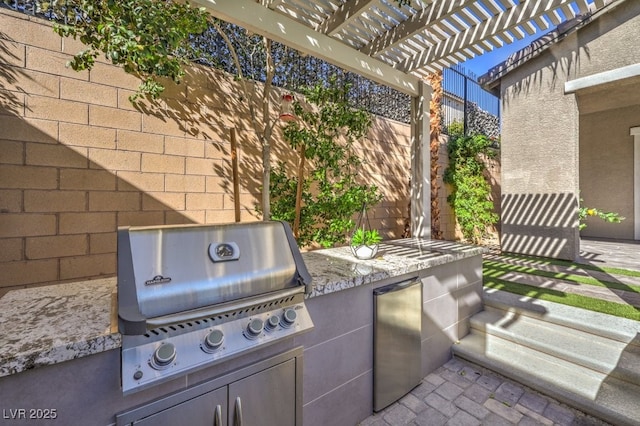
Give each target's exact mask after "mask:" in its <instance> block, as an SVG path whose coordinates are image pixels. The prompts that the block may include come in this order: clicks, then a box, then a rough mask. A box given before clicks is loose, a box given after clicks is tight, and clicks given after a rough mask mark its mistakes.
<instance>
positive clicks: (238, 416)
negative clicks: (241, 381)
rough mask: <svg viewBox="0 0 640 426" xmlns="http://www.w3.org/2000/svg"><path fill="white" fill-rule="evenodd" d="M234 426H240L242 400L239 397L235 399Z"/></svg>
mask: <svg viewBox="0 0 640 426" xmlns="http://www.w3.org/2000/svg"><path fill="white" fill-rule="evenodd" d="M235 426H242V400H241V399H240V397H237V398H236V424H235Z"/></svg>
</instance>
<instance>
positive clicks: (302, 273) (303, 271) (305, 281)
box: [280, 221, 313, 294]
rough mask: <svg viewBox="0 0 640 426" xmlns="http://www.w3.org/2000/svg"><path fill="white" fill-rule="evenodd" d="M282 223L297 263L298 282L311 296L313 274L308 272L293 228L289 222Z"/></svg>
mask: <svg viewBox="0 0 640 426" xmlns="http://www.w3.org/2000/svg"><path fill="white" fill-rule="evenodd" d="M280 223H282V226H283V227H284V233H285V235H286V236H287V240H288V241H289V247H290V248H291V255H292V256H293V260H294V262H295V263H296V275H297V279H298V282H299V283H300V284H301V285H304V292H305V294H309V293H311V290H312V286H311V281H313V280H312V278H311V274H309V271H308V270H307V265H305V263H304V259H303V258H302V253H300V248H299V247H298V242H297V241H296V237H295V236H294V235H293V231H292V230H291V226H289V223H288V222H285V221H280Z"/></svg>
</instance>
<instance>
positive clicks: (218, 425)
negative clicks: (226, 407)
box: [213, 404, 222, 426]
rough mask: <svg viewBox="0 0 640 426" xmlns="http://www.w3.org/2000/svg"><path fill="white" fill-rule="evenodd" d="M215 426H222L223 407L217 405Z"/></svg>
mask: <svg viewBox="0 0 640 426" xmlns="http://www.w3.org/2000/svg"><path fill="white" fill-rule="evenodd" d="M213 426H222V407H221V406H220V404H218V405H216V411H215V414H214V416H213Z"/></svg>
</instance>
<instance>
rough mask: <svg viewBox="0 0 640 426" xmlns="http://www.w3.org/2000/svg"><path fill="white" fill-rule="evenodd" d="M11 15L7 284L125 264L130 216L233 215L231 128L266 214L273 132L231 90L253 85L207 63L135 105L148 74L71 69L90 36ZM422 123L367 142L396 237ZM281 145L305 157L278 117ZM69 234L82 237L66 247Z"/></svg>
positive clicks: (2, 80)
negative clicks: (120, 242) (413, 143)
mask: <svg viewBox="0 0 640 426" xmlns="http://www.w3.org/2000/svg"><path fill="white" fill-rule="evenodd" d="M0 28H2V33H3V37H2V38H1V39H0V66H3V67H4V68H3V70H6V72H2V73H0V86H1V87H2V88H3V97H5V99H6V102H3V103H2V105H0V129H2V135H0V145H1V146H2V149H1V150H0V196H1V197H0V213H1V214H0V244H2V247H3V248H4V247H7V249H6V252H5V253H3V255H2V256H1V257H0V269H2V270H5V269H7V270H8V271H11V273H10V274H8V275H7V276H8V277H10V279H8V280H5V282H3V285H4V286H8V287H9V288H11V287H12V286H16V287H17V286H25V285H32V284H33V285H36V284H38V283H49V282H55V281H56V280H60V279H63V278H64V279H72V278H78V279H84V278H94V277H98V276H101V275H104V274H113V273H115V269H114V257H115V255H116V248H115V244H114V243H113V242H114V241H115V240H114V238H115V232H116V227H117V226H119V225H135V224H140V225H165V224H192V223H228V222H232V221H233V220H234V217H235V215H234V210H233V208H234V205H233V200H234V198H235V197H236V196H235V195H234V194H233V192H232V188H233V178H232V173H231V168H230V160H231V148H230V134H231V130H230V129H231V128H235V129H236V130H237V132H236V134H237V142H238V156H239V159H240V164H241V167H240V176H239V183H240V200H241V219H242V220H244V221H253V220H258V219H261V218H260V217H258V215H257V213H256V212H255V204H257V203H258V202H259V201H260V186H261V174H262V159H261V156H262V145H261V143H260V142H259V140H258V138H257V136H256V133H255V131H254V129H253V126H252V120H251V117H250V116H249V110H248V108H247V105H246V103H243V102H241V101H239V100H238V97H236V96H230V94H236V93H239V92H240V90H241V88H240V86H239V85H238V83H237V82H236V81H234V78H233V76H231V75H228V74H225V73H222V72H219V71H217V70H213V69H209V68H206V67H201V66H194V67H193V68H192V69H189V70H188V75H187V77H186V78H185V81H184V82H183V83H182V84H180V85H174V84H173V83H171V82H168V83H167V88H166V90H165V96H163V97H162V98H161V99H159V100H157V101H149V100H142V101H141V102H140V103H139V104H137V105H136V106H134V105H132V104H131V102H130V101H129V99H128V98H129V96H130V95H132V94H133V93H134V92H135V90H136V89H137V87H138V85H139V83H140V80H139V79H138V78H136V77H134V76H132V75H129V74H126V73H125V72H124V71H123V70H122V69H121V68H119V67H116V66H113V65H111V64H109V63H107V62H106V61H104V60H103V59H102V58H100V59H98V60H97V62H96V65H95V67H94V68H93V69H92V70H91V71H82V72H76V71H73V70H72V69H71V68H68V67H67V66H66V63H67V62H68V61H69V60H70V59H71V58H72V55H74V54H75V53H77V52H78V51H79V50H81V49H82V45H81V44H80V43H79V42H78V41H74V40H71V39H61V38H60V37H59V36H57V35H56V34H55V33H54V32H53V30H52V23H51V22H48V21H45V20H42V19H39V18H37V17H33V16H27V15H24V14H21V13H18V12H14V11H11V10H8V9H0ZM272 98H273V99H274V100H277V99H279V95H278V94H277V93H272ZM278 108H279V105H278V103H277V102H275V103H274V105H273V110H272V111H271V118H276V117H277V114H278ZM409 133H410V132H409V127H408V126H407V125H405V124H402V123H396V122H393V121H390V120H385V119H381V118H375V119H374V125H373V127H372V130H371V132H370V134H369V135H368V136H367V138H366V139H365V140H364V141H362V146H356V147H354V149H355V150H357V152H362V153H363V155H364V154H366V155H365V156H366V160H367V162H368V164H366V165H364V166H363V167H362V169H361V171H360V174H361V178H362V182H376V183H377V184H378V185H379V187H380V189H381V191H382V192H383V196H384V199H383V201H382V202H381V203H380V206H379V207H380V208H378V209H376V210H375V212H372V214H371V216H372V219H374V220H375V221H376V222H375V223H376V224H377V226H380V227H381V229H380V231H381V233H382V234H383V235H384V236H385V237H387V238H398V237H400V236H401V234H402V232H403V230H404V221H405V219H406V218H407V215H408V211H407V208H406V206H407V205H408V200H409V193H410V191H409V182H408V178H405V176H408V167H409V166H408V165H409V157H410V156H409V150H410V144H409V136H408V135H409ZM271 147H272V148H271V149H272V159H273V161H274V163H275V162H276V161H277V160H282V161H284V162H285V163H288V164H295V161H294V160H295V159H296V158H297V157H296V155H297V154H295V153H294V152H292V150H291V148H290V147H289V146H288V144H287V143H286V142H285V141H284V140H283V138H282V131H281V129H280V128H279V126H278V125H276V128H275V130H274V139H273V140H272V141H271ZM404 171H406V173H404ZM36 237H47V238H51V239H50V240H47V241H49V242H51V249H48V250H44V249H39V248H37V244H36V240H34V239H33V238H36ZM41 241H45V240H41ZM65 241H66V242H71V241H73V242H74V243H75V242H78V245H77V246H75V247H65V248H64V249H61V250H55V247H60V246H61V244H63V243H62V242H65ZM80 241H82V243H80ZM30 255H31V256H34V259H31V260H29V263H24V262H25V261H26V260H27V259H30V258H29V256H30ZM47 256H49V257H47ZM16 262H17V263H16ZM5 266H6V268H5ZM21 267H23V270H22V271H20V268H21Z"/></svg>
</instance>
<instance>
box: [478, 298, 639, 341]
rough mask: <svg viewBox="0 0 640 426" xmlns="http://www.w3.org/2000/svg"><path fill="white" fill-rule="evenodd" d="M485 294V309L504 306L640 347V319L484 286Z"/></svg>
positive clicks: (509, 310)
mask: <svg viewBox="0 0 640 426" xmlns="http://www.w3.org/2000/svg"><path fill="white" fill-rule="evenodd" d="M482 297H483V302H484V307H485V310H501V311H507V312H513V313H516V314H518V315H524V316H527V317H532V318H538V319H543V320H544V321H546V322H548V323H553V324H558V325H563V326H565V327H568V328H572V329H575V330H580V331H584V332H587V333H591V334H595V335H598V336H602V337H607V338H609V339H611V340H615V341H618V342H621V343H624V344H627V345H634V346H638V347H640V322H639V321H633V320H629V319H626V318H620V317H616V316H613V315H608V314H602V313H599V312H593V311H588V310H585V309H579V308H574V307H572V306H566V305H561V304H559V303H553V302H547V301H544V300H539V299H531V298H527V297H523V296H520V295H517V294H513V293H509V292H506V291H499V290H493V289H485V290H484V294H483V296H482Z"/></svg>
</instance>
